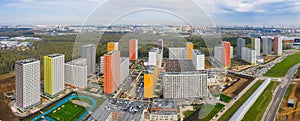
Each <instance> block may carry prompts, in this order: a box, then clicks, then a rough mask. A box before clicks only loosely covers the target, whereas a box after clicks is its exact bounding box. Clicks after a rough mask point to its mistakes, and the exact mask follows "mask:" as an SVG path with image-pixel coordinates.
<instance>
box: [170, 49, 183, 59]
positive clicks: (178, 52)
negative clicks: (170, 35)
mask: <svg viewBox="0 0 300 121" xmlns="http://www.w3.org/2000/svg"><path fill="white" fill-rule="evenodd" d="M184 58H185V48H169V59H184Z"/></svg>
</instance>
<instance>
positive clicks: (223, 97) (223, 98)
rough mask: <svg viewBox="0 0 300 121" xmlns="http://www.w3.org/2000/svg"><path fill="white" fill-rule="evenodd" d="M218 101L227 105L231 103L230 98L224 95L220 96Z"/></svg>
mask: <svg viewBox="0 0 300 121" xmlns="http://www.w3.org/2000/svg"><path fill="white" fill-rule="evenodd" d="M220 99H221V100H223V101H224V102H225V103H229V102H230V101H231V99H232V98H231V97H229V96H227V95H225V94H221V95H220Z"/></svg>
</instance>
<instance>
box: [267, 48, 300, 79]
mask: <svg viewBox="0 0 300 121" xmlns="http://www.w3.org/2000/svg"><path fill="white" fill-rule="evenodd" d="M297 63H300V52H297V53H295V54H292V55H290V56H288V57H287V58H285V59H284V60H283V61H281V62H280V63H278V64H277V65H275V66H273V67H272V68H271V69H270V70H269V71H268V72H267V73H265V74H264V76H269V77H283V76H284V75H285V74H286V73H287V71H288V70H289V69H290V68H291V67H293V66H294V65H296V64H297Z"/></svg>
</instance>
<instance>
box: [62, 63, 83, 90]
mask: <svg viewBox="0 0 300 121" xmlns="http://www.w3.org/2000/svg"><path fill="white" fill-rule="evenodd" d="M65 84H67V85H70V86H73V87H78V88H82V89H83V88H85V87H86V86H87V65H86V58H79V59H76V60H73V61H70V62H68V63H65Z"/></svg>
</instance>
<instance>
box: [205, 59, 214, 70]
mask: <svg viewBox="0 0 300 121" xmlns="http://www.w3.org/2000/svg"><path fill="white" fill-rule="evenodd" d="M204 66H205V69H209V68H212V67H213V66H212V65H211V63H210V62H209V61H208V60H205V64H204Z"/></svg>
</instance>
